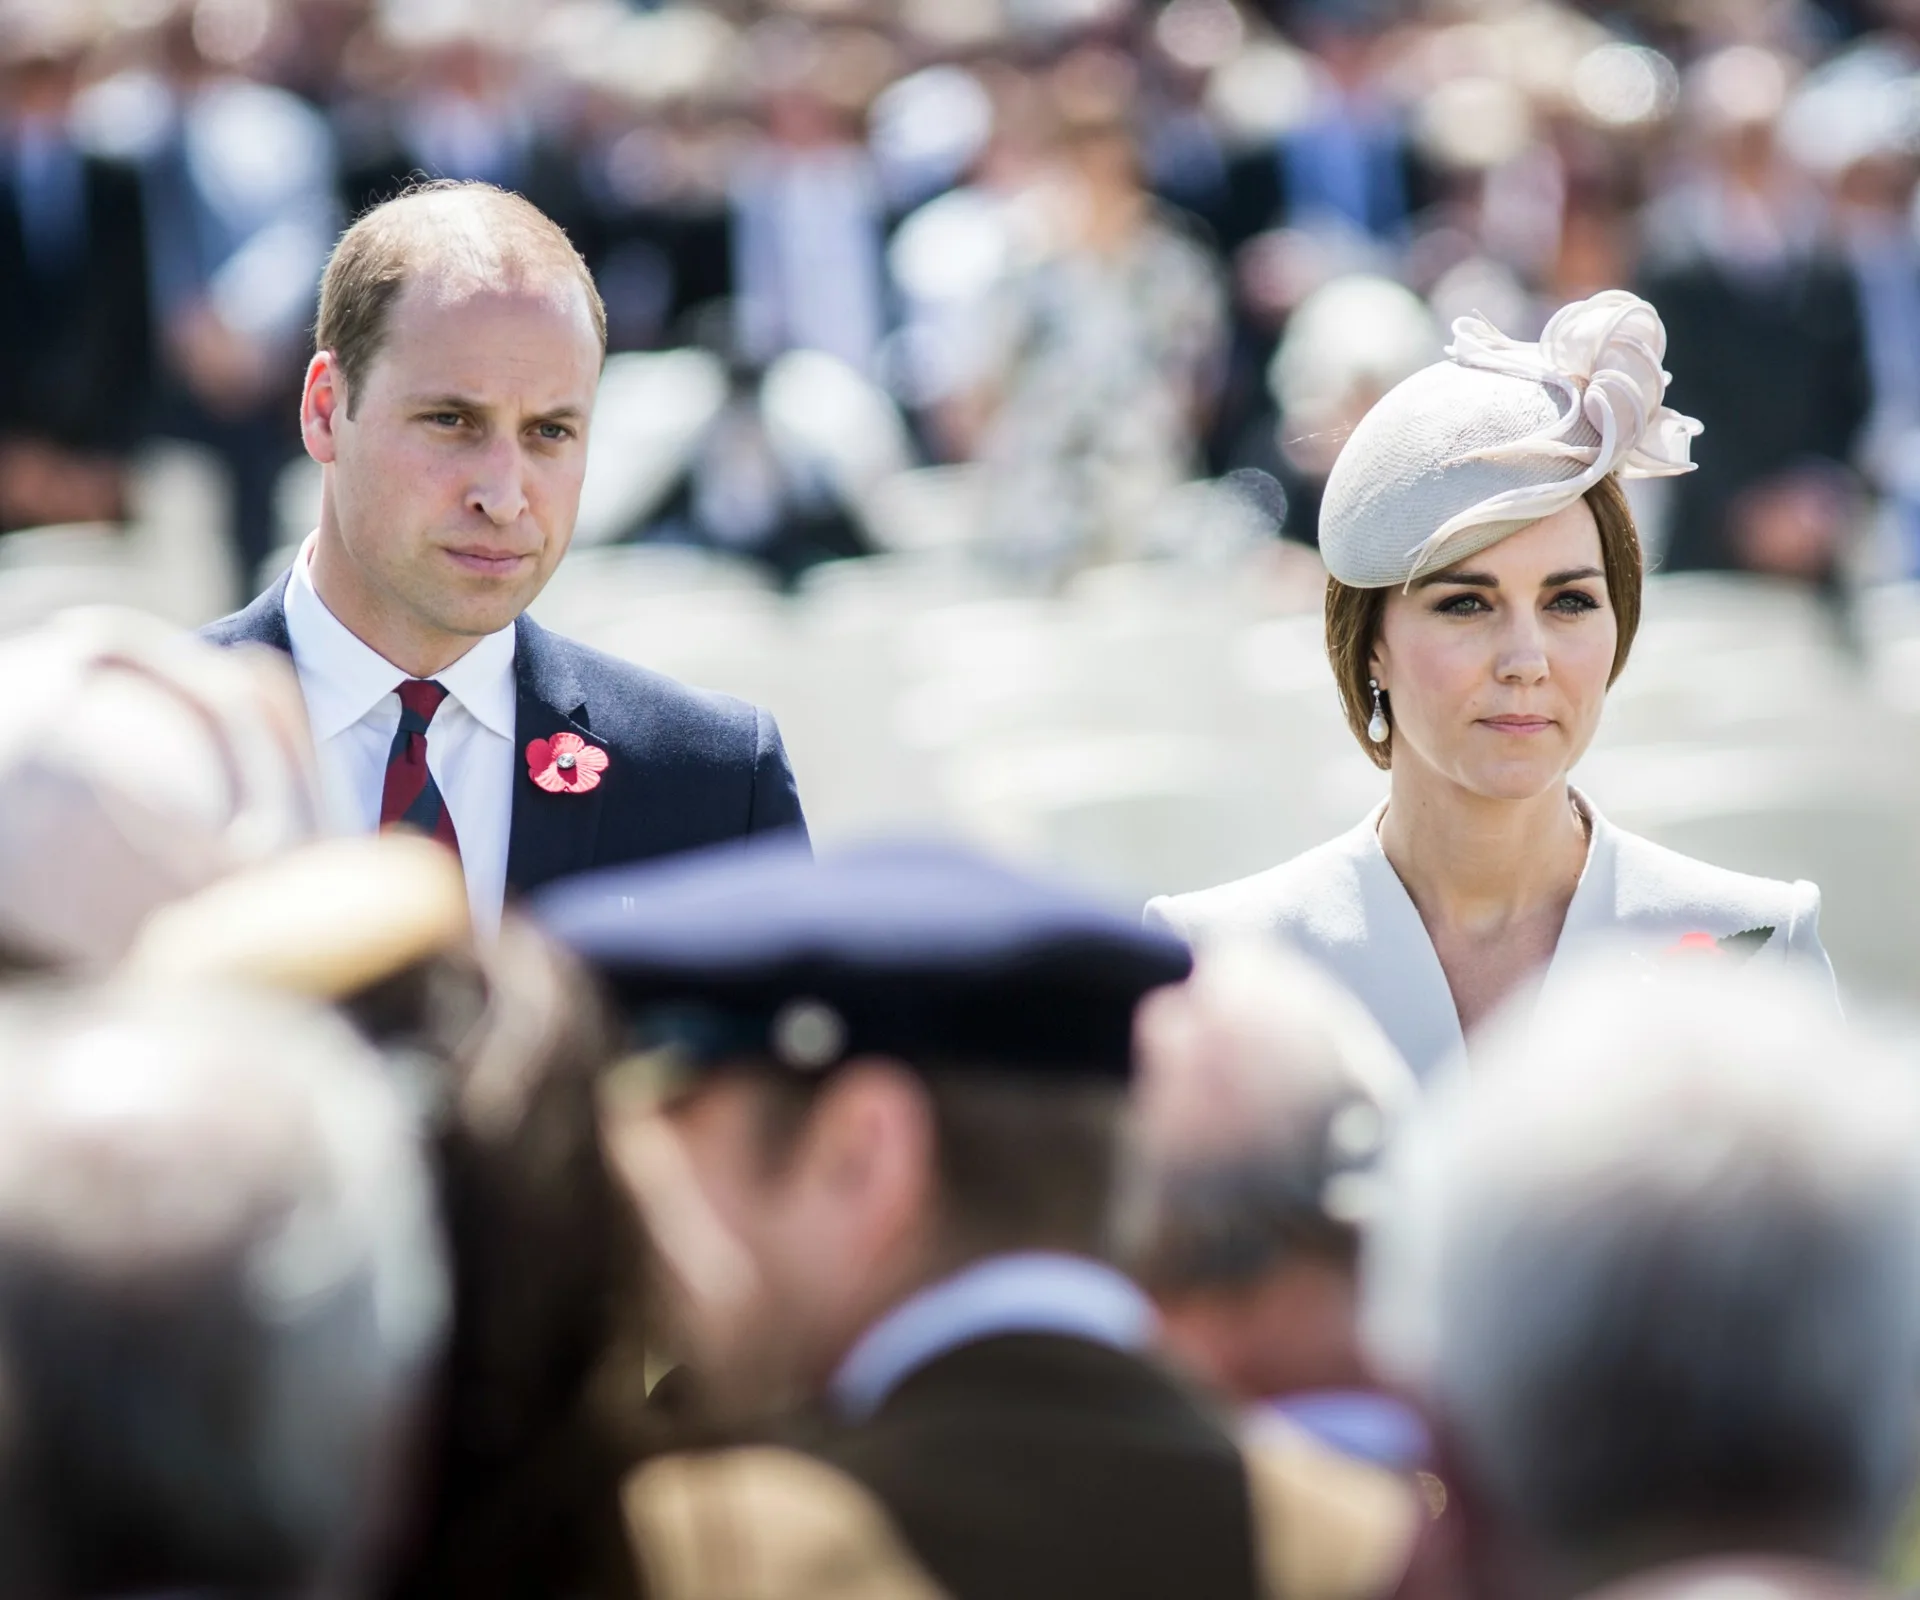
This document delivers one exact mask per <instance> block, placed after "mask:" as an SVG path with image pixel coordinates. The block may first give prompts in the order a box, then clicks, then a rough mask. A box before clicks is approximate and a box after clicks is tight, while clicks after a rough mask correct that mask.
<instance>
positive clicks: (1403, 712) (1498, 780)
mask: <svg viewBox="0 0 1920 1600" xmlns="http://www.w3.org/2000/svg"><path fill="white" fill-rule="evenodd" d="M1618 628H1619V625H1618V621H1617V619H1616V618H1615V616H1614V612H1613V604H1612V600H1611V597H1610V596H1609V595H1608V593H1607V580H1606V574H1605V572H1604V571H1603V569H1602V565H1601V558H1600V529H1599V526H1598V525H1597V524H1596V523H1595V522H1594V520H1593V512H1592V511H1591V510H1590V509H1589V508H1588V506H1587V503H1586V501H1584V500H1578V501H1575V502H1574V504H1572V505H1571V506H1568V507H1567V508H1566V510H1564V511H1558V512H1555V513H1554V514H1553V515H1552V516H1550V517H1546V518H1543V519H1542V520H1541V521H1539V522H1536V523H1534V524H1533V526H1532V527H1530V528H1523V529H1522V530H1521V531H1520V532H1519V533H1516V534H1513V535H1511V536H1510V537H1508V538H1506V539H1503V540H1501V541H1500V542H1499V543H1498V544H1496V545H1494V546H1493V547H1492V548H1491V549H1488V550H1483V551H1481V552H1480V553H1479V554H1478V555H1474V556H1469V557H1468V558H1467V559H1466V560H1464V561H1462V562H1460V563H1459V564H1458V565H1457V566H1453V567H1449V568H1448V569H1447V570H1446V571H1444V572H1439V573H1434V574H1432V575H1431V576H1429V577H1425V578H1421V579H1418V580H1417V581H1416V582H1415V583H1414V585H1413V587H1412V588H1411V589H1409V590H1407V591H1406V592H1405V593H1402V592H1401V591H1400V590H1398V589H1396V590H1394V591H1393V592H1392V593H1391V594H1390V595H1389V596H1388V598H1387V603H1386V606H1385V608H1384V610H1383V611H1382V613H1381V618H1380V636H1379V639H1378V640H1377V642H1376V643H1375V645H1374V650H1373V676H1374V677H1375V678H1377V679H1378V680H1379V682H1380V687H1381V689H1382V690H1384V691H1385V692H1386V693H1387V694H1389V695H1390V696H1391V697H1392V699H1391V707H1390V709H1391V715H1392V720H1393V766H1394V771H1395V772H1396V773H1399V772H1402V771H1404V770H1405V769H1407V768H1408V767H1424V768H1427V769H1429V770H1431V771H1432V772H1434V773H1436V774H1438V775H1439V776H1441V777H1443V778H1446V779H1449V780H1451V781H1452V782H1454V783H1456V784H1458V785H1459V786H1460V787H1461V788H1463V789H1466V790H1467V791H1469V792H1470V793H1473V794H1477V795H1482V796H1484V797H1486V798H1487V799H1490V800H1525V799H1531V798H1532V797H1533V796H1534V795H1537V794H1540V793H1542V792H1544V791H1545V790H1546V789H1547V788H1549V787H1550V786H1551V785H1552V784H1554V783H1555V782H1557V781H1558V780H1560V779H1562V778H1564V777H1565V776H1566V774H1567V772H1568V771H1569V770H1570V769H1571V768H1572V766H1573V764H1574V763H1575V762H1576V761H1578V760H1579V759H1580V757H1581V755H1582V754H1584V753H1585V751H1586V748H1587V745H1588V744H1589V743H1590V742H1591V741H1592V739H1593V734H1594V729H1595V727H1596V726H1598V724H1599V721H1600V708H1601V705H1602V703H1603V702H1604V701H1605V699H1606V693H1607V676H1608V674H1609V673H1610V672H1611V671H1612V670H1613V650H1614V641H1615V639H1616V637H1617V635H1618Z"/></svg>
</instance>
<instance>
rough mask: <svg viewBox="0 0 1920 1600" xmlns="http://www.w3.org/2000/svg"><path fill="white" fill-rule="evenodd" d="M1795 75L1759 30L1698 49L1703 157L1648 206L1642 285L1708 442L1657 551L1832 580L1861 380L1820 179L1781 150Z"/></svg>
mask: <svg viewBox="0 0 1920 1600" xmlns="http://www.w3.org/2000/svg"><path fill="white" fill-rule="evenodd" d="M1789 87H1790V80H1789V72H1788V67H1787V65H1786V63H1785V62H1784V60H1783V58H1781V57H1779V56H1777V55H1775V54H1772V53H1770V52H1768V51H1765V50H1762V49H1761V48H1759V47H1758V46H1754V45H1735V46H1732V47H1729V48H1728V49H1726V50H1724V51H1721V52H1719V53H1717V54H1714V55H1711V56H1709V57H1707V58H1706V59H1705V60H1703V61H1701V62H1698V63H1696V64H1695V66H1694V67H1693V68H1692V69H1691V70H1690V72H1689V73H1688V75H1687V79H1686V84H1685V105H1686V110H1687V116H1688V127H1689V131H1690V133H1691V136H1692V137H1691V140H1690V141H1689V149H1690V151H1692V152H1693V153H1695V156H1696V159H1695V161H1694V162H1693V163H1691V164H1690V165H1689V166H1687V167H1684V168H1683V169H1682V173H1681V176H1680V178H1679V180H1678V181H1677V182H1676V183H1675V184H1674V185H1673V187H1672V188H1671V189H1670V190H1669V191H1668V192H1667V193H1665V194H1663V195H1661V196H1659V197H1658V198H1656V199H1655V200H1654V202H1653V203H1652V204H1651V206H1650V207H1649V208H1648V212H1647V216H1646V223H1645V235H1646V237H1645V247H1644V255H1643V258H1642V264H1641V272H1640V283H1639V287H1640V290H1641V292H1642V293H1644V294H1645V295H1646V296H1647V297H1648V298H1649V299H1651V300H1652V301H1653V302H1654V303H1655V304H1657V305H1658V306H1659V307H1660V308H1661V310H1662V313H1663V314H1664V316H1665V317H1666V319H1667V326H1668V332H1669V344H1668V357H1669V359H1670V360H1671V361H1672V364H1673V366H1674V369H1675V370H1676V371H1677V372H1679V373H1680V374H1682V376H1681V379H1680V382H1679V387H1678V388H1677V390H1676V391H1675V393H1676V399H1677V400H1678V401H1679V402H1680V403H1681V404H1683V405H1684V406H1685V407H1686V409H1687V410H1688V412H1689V413H1691V414H1693V415H1695V416H1698V417H1699V418H1700V420H1701V421H1702V422H1703V423H1704V424H1705V425H1706V428H1707V430H1708V431H1709V433H1710V434H1711V435H1712V437H1713V441H1714V445H1713V449H1712V451H1711V452H1709V454H1708V455H1707V456H1706V457H1705V458H1704V459H1703V461H1702V462H1701V466H1700V470H1699V471H1698V472H1696V473H1694V474H1692V475H1691V476H1689V477H1688V478H1686V479H1684V480H1683V481H1681V482H1680V483H1679V484H1677V485H1676V486H1675V488H1674V492H1673V505H1672V511H1671V515H1670V530H1671V531H1670V535H1669V537H1668V540H1667V546H1666V549H1665V552H1664V554H1663V558H1662V565H1663V568H1664V569H1665V570H1667V571H1676V572H1677V571H1690V570H1696V569H1703V568H1704V569H1710V570H1738V571H1750V572H1762V573H1772V574H1776V575H1778V576H1782V577H1790V578H1796V579H1800V580H1802V581H1805V582H1808V583H1813V584H1820V585H1828V586H1831V585H1832V584H1834V583H1835V582H1836V580H1837V578H1838V576H1839V574H1840V571H1841V566H1842V563H1843V562H1844V561H1845V559H1846V556H1847V554H1848V550H1847V546H1848V538H1849V534H1850V532H1851V529H1852V525H1853V523H1854V521H1855V519H1856V517H1857V515H1858V510H1859V507H1858V504H1857V494H1856V485H1855V481H1854V479H1853V477H1852V474H1851V470H1850V468H1849V465H1848V463H1849V462H1850V460H1851V457H1852V453H1853V449H1854V445H1855V442H1856V439H1857V437H1858V435H1859V433H1860V430H1861V427H1862V425H1863V424H1864V423H1865V422H1866V420H1867V414H1868V408H1869V406H1870V404H1871V401H1872V389H1871V383H1870V373H1869V367H1868V361H1867V351H1866V346H1865V340H1864V334H1863V330H1862V324H1861V315H1860V305H1859V300H1858V296H1857V294H1856V292H1855V286H1854V280H1853V276H1852V274H1851V272H1850V271H1849V269H1848V266H1847V262H1846V259H1845V257H1844V256H1842V255H1841V254H1840V253H1839V252H1838V250H1837V248H1836V245H1835V241H1834V239H1833V238H1832V236H1831V231H1830V229H1829V227H1828V223H1827V218H1826V215H1825V208H1824V206H1823V204H1822V200H1821V196H1820V195H1819V193H1818V191H1817V190H1816V189H1815V188H1814V186H1813V185H1812V183H1811V182H1810V180H1809V179H1808V178H1807V177H1806V176H1805V175H1804V174H1802V173H1800V172H1799V171H1797V170H1796V169H1795V168H1794V167H1793V165H1792V164H1791V163H1790V162H1789V161H1787V160H1786V159H1785V158H1784V156H1783V155H1782V153H1781V151H1780V149H1779V145H1778V139H1777V137H1776V135H1777V125H1778V122H1779V118H1780V115H1781V112H1782V111H1783V109H1784V108H1785V105H1786V100H1787V93H1788V89H1789Z"/></svg>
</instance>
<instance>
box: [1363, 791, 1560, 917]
mask: <svg viewBox="0 0 1920 1600" xmlns="http://www.w3.org/2000/svg"><path fill="white" fill-rule="evenodd" d="M1391 796H1392V797H1391V799H1390V800H1389V802H1388V805H1387V811H1386V815H1385V816H1384V817H1383V818H1381V821H1380V848H1381V849H1382V850H1383V851H1385V853H1386V857H1387V860H1388V861H1389V862H1390V863H1391V864H1392V866H1393V870H1394V871H1395V872H1396V873H1398V874H1399V876H1400V881H1401V882H1402V883H1403V884H1405V885H1406V888H1407V893H1408V894H1409V895H1410V896H1412V898H1413V902H1414V904H1415V905H1416V906H1417V907H1418V908H1419V910H1420V914H1421V916H1422V918H1423V919H1425V921H1426V922H1427V923H1428V925H1429V926H1430V927H1431V926H1432V925H1433V924H1434V923H1435V922H1436V921H1437V922H1439V923H1441V924H1444V925H1445V926H1447V927H1449V928H1454V929H1458V930H1461V931H1485V932H1497V931H1498V930H1500V929H1502V928H1506V927H1509V926H1511V925H1513V924H1515V923H1518V922H1523V921H1528V920H1531V919H1533V918H1535V917H1537V916H1539V915H1541V914H1542V912H1543V911H1546V910H1548V909H1550V908H1552V907H1554V906H1556V905H1557V906H1558V909H1559V910H1560V911H1561V912H1564V911H1565V909H1566V904H1567V902H1568V901H1569V900H1570V899H1571V898H1572V896H1573V891H1574V889H1575V887H1576V886H1577V885H1578V884H1579V881H1580V874H1581V872H1582V870H1583V869H1584V868H1585V866H1586V860H1587V832H1588V826H1587V823H1586V821H1585V819H1584V818H1583V816H1582V815H1581V813H1580V812H1579V811H1578V810H1577V809H1576V808H1575V805H1574V802H1573V797H1572V795H1571V793H1570V792H1569V790H1568V788H1567V785H1566V783H1565V781H1564V780H1562V781H1561V782H1559V783H1556V784H1554V785H1552V786H1551V787H1550V788H1549V789H1547V790H1546V791H1545V792H1543V793H1541V794H1539V795H1536V796H1534V797H1533V798H1532V799H1529V800H1489V799H1487V798H1485V797H1484V796H1481V795H1476V794H1472V793H1470V792H1468V791H1467V790H1465V789H1462V788H1461V787H1460V786H1459V785H1458V784H1455V783H1453V782H1451V781H1450V780H1448V779H1445V778H1443V777H1441V776H1440V775H1439V774H1437V773H1433V772H1430V771H1427V770H1424V769H1421V768H1418V767H1415V766H1414V765H1413V764H1412V763H1411V762H1409V763H1407V764H1406V765H1405V766H1404V767H1396V768H1395V769H1394V774H1393V787H1392V791H1391Z"/></svg>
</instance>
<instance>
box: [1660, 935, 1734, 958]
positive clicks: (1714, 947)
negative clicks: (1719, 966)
mask: <svg viewBox="0 0 1920 1600" xmlns="http://www.w3.org/2000/svg"><path fill="white" fill-rule="evenodd" d="M1667 954H1669V955H1675V956H1693V955H1700V956H1719V955H1725V954H1726V952H1725V951H1724V950H1722V949H1721V948H1720V941H1719V940H1718V939H1716V938H1714V936H1713V935H1712V934H1710V933H1683V934H1681V935H1680V937H1679V938H1678V939H1676V940H1675V941H1674V942H1673V944H1672V945H1671V946H1669V947H1668V950H1667Z"/></svg>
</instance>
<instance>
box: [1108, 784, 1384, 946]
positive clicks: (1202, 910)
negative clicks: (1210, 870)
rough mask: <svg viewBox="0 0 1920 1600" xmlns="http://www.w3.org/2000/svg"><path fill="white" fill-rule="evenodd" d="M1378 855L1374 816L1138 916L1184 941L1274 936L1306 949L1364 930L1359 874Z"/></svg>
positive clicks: (1353, 937)
mask: <svg viewBox="0 0 1920 1600" xmlns="http://www.w3.org/2000/svg"><path fill="white" fill-rule="evenodd" d="M1378 854H1379V846H1378V843H1377V839H1376V835H1375V833H1374V818H1373V817H1372V816H1369V817H1368V818H1367V819H1366V820H1365V821H1364V822H1363V823H1361V824H1360V826H1358V827H1356V828H1353V829H1350V830H1349V831H1348V832H1346V833H1343V834H1341V835H1340V836H1339V837H1338V838H1334V839H1329V840H1328V841H1327V842H1326V843H1325V844H1321V845H1316V846H1314V848H1313V849H1311V850H1308V851H1305V852H1303V853H1302V854H1300V855H1297V856H1295V857H1293V858H1292V859H1291V860H1290V861H1283V862H1281V863H1280V865H1279V866H1277V867H1269V868H1268V869H1267V870H1266V871H1265V872H1256V873H1255V874H1253V876H1251V877H1247V878H1239V879H1236V880H1235V881H1233V882H1232V883H1223V884H1220V885H1218V886H1217V887H1215V888H1212V889H1198V890H1195V891H1193V892H1192V893H1190V894H1177V895H1161V896H1160V897H1158V898H1157V899H1155V900H1152V901H1150V902H1149V903H1148V905H1147V910H1146V919H1147V921H1148V922H1149V923H1152V924H1154V925H1155V926H1158V927H1162V928H1166V929H1167V930H1169V931H1170V932H1173V933H1177V934H1179V935H1180V937H1181V938H1183V939H1186V940H1187V941H1188V942H1189V943H1194V944H1204V943H1207V942H1208V941H1211V940H1215V939H1222V938H1243V937H1248V936H1265V937H1271V936H1274V935H1279V936H1281V937H1284V938H1289V939H1292V940H1294V941H1296V942H1298V943H1301V944H1303V945H1306V946H1307V947H1309V948H1311V947H1313V946H1323V947H1331V946H1337V945H1344V944H1352V943H1355V942H1358V941H1361V940H1363V939H1364V938H1365V936H1366V931H1367V930H1366V911H1365V895H1364V892H1363V891H1364V884H1365V873H1366V869H1367V863H1368V861H1369V860H1370V859H1371V857H1373V856H1377V855H1378Z"/></svg>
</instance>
